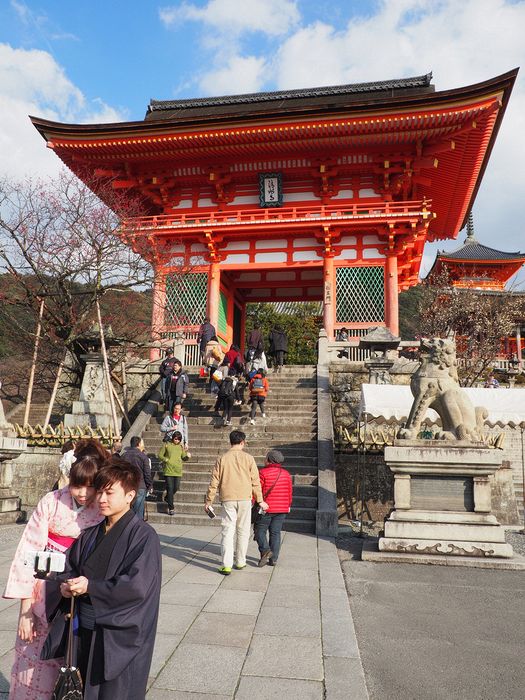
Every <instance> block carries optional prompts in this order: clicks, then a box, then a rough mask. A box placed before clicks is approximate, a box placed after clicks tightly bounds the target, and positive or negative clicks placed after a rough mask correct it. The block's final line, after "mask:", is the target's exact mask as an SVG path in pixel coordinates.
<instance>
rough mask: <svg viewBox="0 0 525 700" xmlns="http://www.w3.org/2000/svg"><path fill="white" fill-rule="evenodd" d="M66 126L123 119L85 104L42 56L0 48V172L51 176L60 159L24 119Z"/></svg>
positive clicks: (96, 105)
mask: <svg viewBox="0 0 525 700" xmlns="http://www.w3.org/2000/svg"><path fill="white" fill-rule="evenodd" d="M30 114H31V115H35V116H39V117H43V118H44V119H50V120H55V121H64V122H72V123H75V122H76V123H82V122H84V123H89V122H109V121H121V120H122V119H123V115H122V114H121V113H120V112H119V111H118V110H116V109H114V108H113V107H110V106H109V105H107V104H105V103H104V102H103V101H102V100H100V99H95V100H92V101H91V102H89V101H87V100H86V98H85V96H84V95H83V93H82V91H81V90H80V89H79V88H78V87H76V86H75V85H74V84H73V83H72V82H71V81H70V80H69V79H68V77H67V76H66V74H65V72H64V70H63V68H62V67H61V66H60V65H59V64H58V63H57V62H56V61H55V59H54V58H53V57H52V56H51V55H50V54H49V53H47V52H46V51H39V50H28V51H26V50H24V49H14V48H12V47H11V46H9V45H8V44H0V153H2V154H9V157H8V158H6V157H4V158H3V159H2V165H1V168H2V172H3V173H5V172H8V173H9V174H11V175H14V176H16V177H22V176H24V175H25V174H28V173H31V174H33V175H43V174H54V173H56V172H57V171H58V170H59V168H60V165H61V162H60V160H59V159H58V158H57V157H56V156H55V155H54V154H53V153H51V151H49V149H46V145H45V142H44V141H43V139H42V137H41V136H40V134H38V132H37V131H36V129H35V128H34V127H33V125H32V124H31V122H30V120H29V117H28V115H30Z"/></svg>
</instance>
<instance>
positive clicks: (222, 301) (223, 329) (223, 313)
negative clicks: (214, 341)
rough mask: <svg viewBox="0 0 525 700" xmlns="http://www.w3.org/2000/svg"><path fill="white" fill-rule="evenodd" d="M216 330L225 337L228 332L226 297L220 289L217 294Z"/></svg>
mask: <svg viewBox="0 0 525 700" xmlns="http://www.w3.org/2000/svg"><path fill="white" fill-rule="evenodd" d="M217 326H218V328H217V331H218V332H219V333H220V335H222V337H223V338H224V337H226V335H227V334H228V297H227V296H226V294H225V293H224V292H222V291H221V293H220V296H219V319H218V323H217Z"/></svg>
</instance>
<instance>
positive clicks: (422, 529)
mask: <svg viewBox="0 0 525 700" xmlns="http://www.w3.org/2000/svg"><path fill="white" fill-rule="evenodd" d="M440 515H442V514H440ZM385 539H395V540H406V539H413V540H418V541H419V540H449V541H450V542H454V541H456V540H459V541H464V542H472V543H474V544H475V543H477V542H498V543H502V542H503V543H504V542H505V530H504V529H503V528H502V527H501V525H498V524H497V523H496V524H492V525H481V524H478V523H472V524H470V525H469V524H466V523H457V522H452V523H450V522H449V523H447V522H430V523H428V522H421V521H420V522H399V521H392V520H387V521H386V522H385Z"/></svg>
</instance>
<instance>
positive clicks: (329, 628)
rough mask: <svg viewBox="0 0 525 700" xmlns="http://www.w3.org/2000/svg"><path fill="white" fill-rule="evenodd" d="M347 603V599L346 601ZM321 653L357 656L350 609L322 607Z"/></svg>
mask: <svg viewBox="0 0 525 700" xmlns="http://www.w3.org/2000/svg"><path fill="white" fill-rule="evenodd" d="M347 605H348V601H347ZM321 618H322V621H323V654H324V656H339V657H344V658H347V659H351V658H357V657H358V656H359V650H358V647H357V639H356V636H355V630H354V623H353V621H352V616H351V615H350V611H349V610H348V611H346V610H345V609H344V608H343V607H341V608H339V609H338V608H322V609H321Z"/></svg>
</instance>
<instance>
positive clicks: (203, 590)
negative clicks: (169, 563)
mask: <svg viewBox="0 0 525 700" xmlns="http://www.w3.org/2000/svg"><path fill="white" fill-rule="evenodd" d="M216 590H217V585H215V584H213V583H211V584H210V583H185V584H184V586H181V585H180V583H179V582H177V581H175V582H173V581H170V582H169V583H167V584H166V585H165V586H163V587H162V590H161V593H160V602H161V605H164V604H169V605H190V606H197V607H199V608H202V607H204V605H206V603H207V602H208V600H209V599H210V598H211V596H212V595H213V594H214V593H215V591H216Z"/></svg>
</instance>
